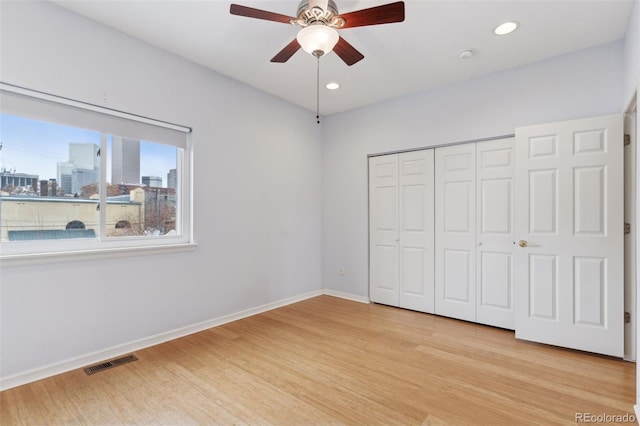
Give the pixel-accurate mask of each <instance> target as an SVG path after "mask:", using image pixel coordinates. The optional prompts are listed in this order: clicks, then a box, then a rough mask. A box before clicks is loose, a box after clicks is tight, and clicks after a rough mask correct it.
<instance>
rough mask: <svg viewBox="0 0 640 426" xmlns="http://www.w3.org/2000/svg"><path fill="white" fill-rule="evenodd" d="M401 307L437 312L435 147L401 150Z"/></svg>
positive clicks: (399, 156)
mask: <svg viewBox="0 0 640 426" xmlns="http://www.w3.org/2000/svg"><path fill="white" fill-rule="evenodd" d="M398 162H399V167H400V176H399V187H400V211H401V213H400V224H399V227H400V232H399V244H400V258H401V259H400V264H401V266H402V267H401V268H400V271H399V272H400V278H399V279H400V286H399V293H400V294H399V305H400V307H403V308H407V309H413V310H417V311H421V312H428V313H433V312H434V302H433V293H434V288H433V279H434V278H433V262H434V259H433V256H434V253H433V245H434V237H433V226H434V225H433V214H434V213H433V206H434V200H433V150H432V149H428V150H421V151H413V152H406V153H402V154H398Z"/></svg>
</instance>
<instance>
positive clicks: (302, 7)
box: [291, 0, 345, 28]
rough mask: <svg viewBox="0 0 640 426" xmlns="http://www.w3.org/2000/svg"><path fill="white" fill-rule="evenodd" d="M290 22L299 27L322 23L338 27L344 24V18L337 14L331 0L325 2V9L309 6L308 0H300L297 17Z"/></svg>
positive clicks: (336, 8)
mask: <svg viewBox="0 0 640 426" xmlns="http://www.w3.org/2000/svg"><path fill="white" fill-rule="evenodd" d="M291 23H292V24H294V25H299V26H301V27H308V26H309V25H314V24H322V25H326V26H328V27H332V28H340V27H342V26H343V25H344V24H345V21H344V19H342V18H340V17H339V16H338V7H337V6H336V3H335V2H334V1H333V0H329V1H328V3H327V10H322V8H320V7H314V8H309V0H302V1H301V2H300V4H299V5H298V17H297V18H296V19H292V20H291Z"/></svg>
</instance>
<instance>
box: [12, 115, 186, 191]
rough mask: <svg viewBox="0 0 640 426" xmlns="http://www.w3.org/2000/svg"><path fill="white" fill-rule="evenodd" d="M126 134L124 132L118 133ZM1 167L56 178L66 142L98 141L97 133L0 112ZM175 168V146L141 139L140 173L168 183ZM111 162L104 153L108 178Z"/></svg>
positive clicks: (65, 153)
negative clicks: (171, 170) (170, 171)
mask: <svg viewBox="0 0 640 426" xmlns="http://www.w3.org/2000/svg"><path fill="white" fill-rule="evenodd" d="M120 136H125V137H126V135H120ZM0 143H2V150H0V170H2V169H7V170H8V171H13V170H14V169H15V172H16V173H26V174H34V175H38V176H39V179H40V180H44V179H47V180H48V179H56V178H57V164H58V163H59V162H67V161H69V143H91V144H96V145H100V133H99V132H96V131H93V130H86V129H79V128H76V127H70V126H64V125H60V124H53V123H47V122H43V121H39V120H32V119H29V118H24V117H17V116H13V115H9V114H2V113H0ZM175 168H176V148H175V147H172V146H169V145H163V144H159V143H153V142H148V141H141V142H140V176H158V177H161V178H162V181H163V186H166V185H167V173H168V172H169V170H170V169H175ZM110 179H111V165H110V161H109V157H107V181H109V182H110Z"/></svg>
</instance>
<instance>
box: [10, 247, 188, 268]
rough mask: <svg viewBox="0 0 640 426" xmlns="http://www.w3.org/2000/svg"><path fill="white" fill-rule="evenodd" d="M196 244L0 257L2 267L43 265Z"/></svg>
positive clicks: (175, 250) (145, 253) (152, 252)
mask: <svg viewBox="0 0 640 426" xmlns="http://www.w3.org/2000/svg"><path fill="white" fill-rule="evenodd" d="M197 247H198V244H196V243H179V244H165V245H151V246H137V247H118V248H108V249H91V250H70V251H59V252H45V253H28V254H11V255H0V266H2V267H3V268H4V267H7V266H24V265H41V264H46V263H58V262H71V261H78V260H91V259H105V258H117V257H124V256H126V257H131V256H148V255H156V254H166V253H179V252H185V251H191V250H195V249H196V248H197Z"/></svg>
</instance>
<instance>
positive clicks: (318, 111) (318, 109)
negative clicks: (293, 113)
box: [316, 56, 320, 124]
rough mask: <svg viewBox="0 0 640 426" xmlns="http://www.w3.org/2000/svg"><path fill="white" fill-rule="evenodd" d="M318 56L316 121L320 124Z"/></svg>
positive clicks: (318, 68)
mask: <svg viewBox="0 0 640 426" xmlns="http://www.w3.org/2000/svg"><path fill="white" fill-rule="evenodd" d="M316 58H318V67H317V70H316V77H317V79H316V121H317V123H318V124H320V56H316Z"/></svg>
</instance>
